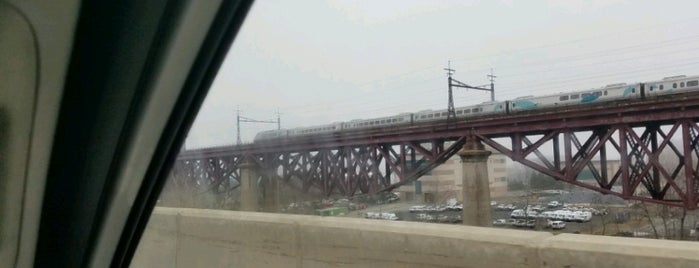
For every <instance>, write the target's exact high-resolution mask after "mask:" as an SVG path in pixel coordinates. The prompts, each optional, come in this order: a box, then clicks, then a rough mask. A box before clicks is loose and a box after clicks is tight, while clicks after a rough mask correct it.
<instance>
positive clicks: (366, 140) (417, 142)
mask: <svg viewBox="0 0 699 268" xmlns="http://www.w3.org/2000/svg"><path fill="white" fill-rule="evenodd" d="M698 119H699V96H698V95H697V94H687V95H677V96H673V97H667V98H661V99H655V100H652V101H651V100H640V101H634V102H629V101H623V102H616V103H607V104H604V105H600V106H594V107H586V108H580V107H576V108H565V107H561V108H559V109H552V110H548V111H539V112H532V113H524V114H521V113H520V114H516V115H507V116H502V115H500V116H495V117H483V118H478V119H469V120H464V121H456V122H453V123H449V124H447V122H446V121H445V122H433V123H428V124H421V125H413V126H407V125H406V126H396V127H385V128H380V129H368V130H349V131H343V132H340V133H332V134H325V135H315V136H310V137H297V138H286V139H281V140H275V141H270V142H264V143H263V142H260V143H254V144H247V145H240V146H225V147H216V148H206V149H197V150H189V151H183V152H182V153H181V154H180V156H179V157H178V159H177V161H176V163H175V166H174V168H173V171H172V177H173V178H177V179H178V180H180V181H184V182H185V183H189V184H191V185H194V186H197V187H201V186H202V185H203V186H206V187H209V189H210V190H211V191H214V192H215V193H224V192H227V191H231V190H233V189H235V188H236V187H238V186H239V185H240V180H239V178H240V173H241V172H240V168H239V167H240V166H241V165H242V164H243V163H247V164H252V165H253V166H255V167H256V171H257V174H258V175H259V176H260V178H261V180H260V181H261V182H262V183H264V181H266V180H277V181H282V182H284V183H286V185H289V186H291V187H294V188H296V189H298V190H300V191H302V192H305V193H311V192H313V193H318V194H324V195H331V194H340V195H344V196H355V195H359V194H366V193H377V192H381V191H390V190H393V189H395V188H397V187H399V186H401V185H405V184H408V183H411V182H413V181H415V180H417V179H419V178H420V177H421V176H422V175H424V174H426V173H427V172H429V171H430V170H432V169H433V168H435V167H437V166H439V165H440V164H442V163H444V162H445V161H446V160H447V159H449V158H450V157H452V156H453V155H454V154H455V153H456V152H457V151H459V150H460V149H461V148H462V146H463V145H464V143H465V142H466V140H467V139H477V140H480V141H481V142H482V143H485V144H487V145H489V146H490V147H492V148H494V149H495V150H497V151H499V152H500V153H502V154H504V155H506V156H507V157H509V158H510V159H512V160H514V161H517V162H519V163H522V164H524V165H525V166H528V167H530V168H532V169H534V170H537V171H539V172H541V173H543V174H546V175H549V176H551V177H552V178H553V179H556V180H559V181H563V182H566V183H569V184H573V185H577V186H581V187H584V188H587V189H591V190H594V191H598V192H601V193H604V194H610V195H615V196H619V197H621V198H624V199H631V200H643V201H647V202H653V203H660V204H665V205H672V206H681V207H685V208H687V209H696V208H697V202H698V201H699V182H698V181H697V177H698V170H699V146H698V145H697V143H698V142H699V138H698V136H699V126H698V125H697V120H698ZM610 159H614V160H615V161H618V162H619V165H614V166H618V168H612V169H610V168H609V167H611V166H609V165H608V163H609V162H610V161H609V160H610ZM596 162H599V164H598V165H595V164H594V163H596ZM583 170H587V171H589V173H591V174H592V176H593V177H594V180H579V179H578V175H579V174H580V173H581V172H582V171H583Z"/></svg>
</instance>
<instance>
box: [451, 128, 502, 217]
mask: <svg viewBox="0 0 699 268" xmlns="http://www.w3.org/2000/svg"><path fill="white" fill-rule="evenodd" d="M458 154H459V156H461V163H462V183H461V187H462V188H461V189H462V194H463V206H464V209H463V212H462V219H463V224H464V225H471V226H486V227H487V226H492V218H493V216H492V211H491V208H490V184H489V182H488V156H490V151H487V150H485V147H484V146H483V144H481V142H480V141H479V140H478V139H477V138H476V137H473V136H472V137H469V138H467V140H466V144H464V147H463V148H462V149H461V151H459V152H458Z"/></svg>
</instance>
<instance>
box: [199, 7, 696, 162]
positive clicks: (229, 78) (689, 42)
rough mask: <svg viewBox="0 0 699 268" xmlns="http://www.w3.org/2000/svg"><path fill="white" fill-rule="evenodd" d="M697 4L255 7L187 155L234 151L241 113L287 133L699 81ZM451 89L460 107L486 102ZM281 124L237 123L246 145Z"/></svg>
mask: <svg viewBox="0 0 699 268" xmlns="http://www.w3.org/2000/svg"><path fill="white" fill-rule="evenodd" d="M695 29H699V2H698V1H613V0H599V1H595V0H590V1H583V0H566V1H544V0H541V1H408V0H400V1H310V0H304V1H281V0H279V1H274V0H261V1H257V3H255V5H254V6H253V8H252V9H251V11H250V13H249V14H248V18H247V20H246V21H245V24H244V25H243V27H242V29H241V31H240V33H239V35H238V37H237V38H236V41H235V43H234V44H233V47H232V49H231V51H230V52H229V55H228V57H227V59H226V61H225V63H224V64H223V66H222V68H221V70H220V72H219V74H218V77H217V78H216V81H215V82H214V85H213V87H212V88H211V90H210V93H209V96H208V97H207V99H206V101H205V103H204V105H203V108H202V110H201V111H200V113H199V115H198V117H197V119H196V121H195V123H194V126H193V128H192V131H191V132H190V135H189V137H188V139H187V142H186V147H187V149H191V148H200V147H210V146H218V145H229V144H234V143H235V141H236V111H237V110H238V109H240V111H241V115H242V116H245V117H249V118H253V119H258V120H269V119H274V118H276V112H277V111H279V112H280V113H281V121H282V128H294V127H300V126H312V125H319V124H327V123H332V122H339V121H349V120H351V119H360V118H373V117H379V116H387V115H394V114H398V113H402V112H417V111H421V110H427V109H433V110H438V109H446V106H447V80H446V74H445V71H444V70H443V68H445V67H446V66H447V62H448V61H451V67H452V68H453V69H456V73H455V74H454V78H455V79H458V80H460V81H462V82H465V83H468V84H471V85H484V84H487V83H488V80H487V78H486V75H487V74H488V73H489V72H490V68H492V69H493V70H494V74H495V75H496V76H498V77H497V79H496V81H495V91H496V93H495V95H496V99H497V100H508V99H514V98H516V97H519V96H526V95H543V94H552V93H558V92H565V91H573V90H582V89H588V88H593V87H600V86H604V85H607V84H613V83H619V82H640V81H649V80H655V79H660V78H663V77H666V76H673V75H680V74H685V75H697V74H699V31H697V30H695ZM489 94H490V93H488V92H482V91H474V90H468V91H466V90H463V89H457V90H456V91H455V94H454V97H455V105H456V106H457V107H458V106H468V105H473V104H477V103H481V102H483V101H487V100H489V97H490V95H489ZM268 129H276V124H251V123H244V124H242V125H241V133H242V139H243V141H244V142H251V141H252V139H253V137H254V136H255V134H256V133H257V132H259V131H263V130H268Z"/></svg>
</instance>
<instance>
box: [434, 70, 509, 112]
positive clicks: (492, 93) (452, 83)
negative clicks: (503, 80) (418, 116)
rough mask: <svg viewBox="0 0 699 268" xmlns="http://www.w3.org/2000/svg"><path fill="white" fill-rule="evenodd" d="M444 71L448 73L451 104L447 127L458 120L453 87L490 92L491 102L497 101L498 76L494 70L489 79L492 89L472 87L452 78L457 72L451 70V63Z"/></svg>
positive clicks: (448, 110) (448, 108) (448, 107)
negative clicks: (496, 81) (496, 78)
mask: <svg viewBox="0 0 699 268" xmlns="http://www.w3.org/2000/svg"><path fill="white" fill-rule="evenodd" d="M444 70H445V71H447V82H448V86H449V103H448V104H447V112H448V115H447V126H449V125H450V124H451V123H452V122H454V121H455V120H456V110H454V96H453V90H452V88H453V87H460V88H466V89H469V88H470V89H476V90H483V91H490V101H495V77H497V76H495V75H493V69H490V74H489V75H488V78H489V79H490V88H486V87H485V86H470V85H468V84H466V83H463V82H461V81H459V80H456V79H454V78H452V77H451V76H452V74H454V73H455V72H456V70H454V69H452V68H451V61H449V62H448V65H447V68H444Z"/></svg>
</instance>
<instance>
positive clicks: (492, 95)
mask: <svg viewBox="0 0 699 268" xmlns="http://www.w3.org/2000/svg"><path fill="white" fill-rule="evenodd" d="M495 78H497V76H495V75H493V68H490V74H489V75H488V79H489V80H490V101H495Z"/></svg>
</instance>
